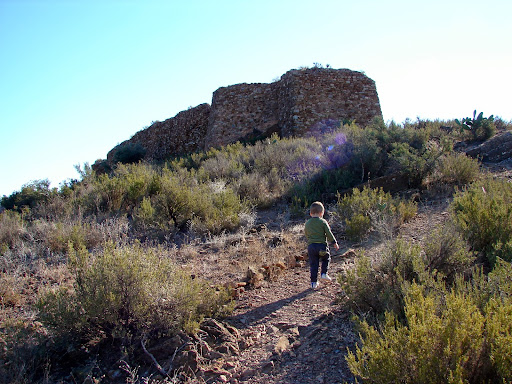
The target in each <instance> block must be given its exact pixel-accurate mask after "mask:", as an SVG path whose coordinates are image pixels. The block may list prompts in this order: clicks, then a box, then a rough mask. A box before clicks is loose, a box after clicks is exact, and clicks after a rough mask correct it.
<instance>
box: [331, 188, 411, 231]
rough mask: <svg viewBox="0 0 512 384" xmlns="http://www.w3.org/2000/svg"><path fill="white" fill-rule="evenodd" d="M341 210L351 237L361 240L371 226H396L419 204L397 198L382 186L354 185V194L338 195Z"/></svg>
mask: <svg viewBox="0 0 512 384" xmlns="http://www.w3.org/2000/svg"><path fill="white" fill-rule="evenodd" d="M336 211H337V214H338V215H339V216H340V218H341V219H342V220H343V221H344V222H345V231H346V234H347V236H348V237H349V239H351V240H355V241H358V240H361V239H363V238H364V237H365V236H367V235H368V234H369V232H370V231H371V230H376V229H379V230H380V231H385V230H388V229H390V230H393V229H395V228H397V227H398V226H399V225H401V224H402V223H403V222H405V221H407V220H409V219H410V218H411V217H413V216H414V215H415V214H416V204H415V203H414V202H412V201H409V202H404V201H400V200H397V199H394V198H393V197H392V196H391V195H390V194H389V193H385V192H384V191H383V190H382V188H380V189H372V188H368V187H366V186H365V187H364V188H363V189H362V190H359V189H357V188H354V189H353V190H352V194H351V195H348V196H345V197H341V196H338V203H337V206H336Z"/></svg>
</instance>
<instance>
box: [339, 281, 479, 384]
mask: <svg viewBox="0 0 512 384" xmlns="http://www.w3.org/2000/svg"><path fill="white" fill-rule="evenodd" d="M405 316H406V323H405V324H406V325H403V324H401V323H400V322H398V321H397V319H396V317H395V316H393V315H392V314H390V313H387V314H386V318H385V320H384V322H383V323H382V324H381V326H380V330H381V331H380V332H379V331H377V329H375V328H374V327H372V326H370V325H368V323H367V322H365V321H363V322H362V323H361V330H362V338H363V339H362V343H361V347H356V350H355V353H354V352H350V351H349V353H348V355H347V362H348V365H349V368H350V370H351V372H352V373H353V374H354V375H356V376H358V377H360V378H361V379H362V381H363V382H365V383H382V384H384V383H464V382H465V383H469V382H475V383H477V382H481V381H480V380H481V376H480V374H481V372H479V370H480V369H481V368H482V366H481V364H482V362H481V361H480V360H481V356H482V353H483V351H484V346H485V339H484V327H485V318H484V316H483V315H482V314H481V313H480V311H479V310H478V308H477V306H476V305H475V304H473V303H472V302H471V300H470V299H468V298H467V297H465V296H464V295H461V294H457V293H447V294H445V295H444V296H443V300H441V298H440V297H438V296H435V295H432V294H428V293H427V294H426V293H425V292H424V291H423V289H422V287H421V286H419V285H417V284H415V283H413V284H412V285H411V286H410V288H409V289H407V292H406V295H405Z"/></svg>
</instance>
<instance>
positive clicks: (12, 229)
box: [0, 211, 26, 253]
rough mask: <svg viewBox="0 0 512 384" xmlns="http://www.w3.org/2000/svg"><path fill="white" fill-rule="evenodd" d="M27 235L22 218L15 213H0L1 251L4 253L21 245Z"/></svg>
mask: <svg viewBox="0 0 512 384" xmlns="http://www.w3.org/2000/svg"><path fill="white" fill-rule="evenodd" d="M25 233H26V228H25V223H24V221H23V218H22V216H21V215H20V214H19V213H18V212H15V211H4V212H2V213H0V251H1V253H4V251H6V250H7V249H8V248H14V247H16V246H18V245H20V244H21V242H22V237H23V235H24V234H25Z"/></svg>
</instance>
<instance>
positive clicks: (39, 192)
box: [1, 179, 54, 212]
mask: <svg viewBox="0 0 512 384" xmlns="http://www.w3.org/2000/svg"><path fill="white" fill-rule="evenodd" d="M53 192H54V191H52V190H51V189H50V181H49V180H48V179H45V180H35V181H32V182H30V183H28V184H25V185H23V186H22V187H21V191H16V192H13V193H12V194H11V195H10V196H3V197H2V201H1V203H2V206H3V207H4V208H6V209H15V210H17V211H19V212H21V211H22V209H23V207H28V208H34V207H35V206H36V205H37V204H39V203H43V202H45V201H47V200H48V199H49V197H50V196H51V195H52V193H53Z"/></svg>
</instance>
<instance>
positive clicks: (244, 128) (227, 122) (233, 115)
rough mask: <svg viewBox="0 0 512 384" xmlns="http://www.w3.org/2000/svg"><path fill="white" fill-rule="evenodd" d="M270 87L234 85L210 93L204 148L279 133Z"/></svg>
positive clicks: (273, 95) (273, 92) (276, 104)
mask: <svg viewBox="0 0 512 384" xmlns="http://www.w3.org/2000/svg"><path fill="white" fill-rule="evenodd" d="M277 108H278V101H277V99H276V95H275V91H274V87H273V84H237V85H232V86H230V87H223V88H219V89H217V90H216V91H215V92H214V93H213V98H212V111H211V114H210V121H209V125H208V132H207V136H206V147H212V146H219V145H226V144H229V143H233V142H235V141H237V140H240V139H244V138H247V137H250V136H252V135H259V134H262V133H263V134H265V133H269V131H271V130H274V131H276V132H277V131H278V129H279V128H278V121H277Z"/></svg>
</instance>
